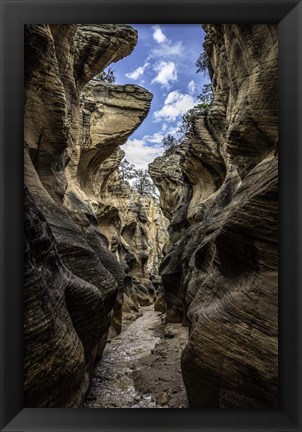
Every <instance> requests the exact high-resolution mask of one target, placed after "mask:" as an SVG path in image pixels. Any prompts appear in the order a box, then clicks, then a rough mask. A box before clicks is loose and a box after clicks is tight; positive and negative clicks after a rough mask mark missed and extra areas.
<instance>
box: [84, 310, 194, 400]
mask: <svg viewBox="0 0 302 432" xmlns="http://www.w3.org/2000/svg"><path fill="white" fill-rule="evenodd" d="M141 311H142V316H140V317H139V318H138V319H137V320H135V321H134V322H132V323H130V324H126V325H125V327H124V329H123V331H122V333H121V334H120V335H119V336H117V337H115V338H114V339H112V340H111V342H110V343H108V344H107V346H106V349H105V351H104V353H103V357H102V359H101V360H100V361H99V363H98V364H97V365H96V367H95V370H94V373H93V377H92V385H91V389H90V391H89V393H88V395H87V397H86V401H85V403H84V407H85V408H187V407H188V402H187V397H186V391H185V388H184V385H183V381H182V377H181V370H180V355H181V351H182V348H183V347H184V345H185V343H186V340H187V337H188V330H187V328H184V327H182V326H181V324H170V323H169V324H163V322H162V318H161V315H162V314H161V313H160V312H156V311H154V305H151V306H146V307H142V308H141Z"/></svg>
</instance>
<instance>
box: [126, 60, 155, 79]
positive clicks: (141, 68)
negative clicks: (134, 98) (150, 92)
mask: <svg viewBox="0 0 302 432" xmlns="http://www.w3.org/2000/svg"><path fill="white" fill-rule="evenodd" d="M149 66H150V63H149V62H146V63H145V64H144V65H143V66H139V67H138V68H136V69H134V71H132V72H129V73H126V74H125V75H126V77H127V78H131V79H133V80H137V79H138V78H139V77H140V76H142V75H143V74H144V72H145V70H146V69H147V68H148V67H149Z"/></svg>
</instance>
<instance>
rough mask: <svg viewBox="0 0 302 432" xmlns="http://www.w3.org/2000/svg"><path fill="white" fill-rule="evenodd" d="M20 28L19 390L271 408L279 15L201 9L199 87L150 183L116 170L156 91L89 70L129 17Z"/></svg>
mask: <svg viewBox="0 0 302 432" xmlns="http://www.w3.org/2000/svg"><path fill="white" fill-rule="evenodd" d="M24 28H25V34H24V42H25V45H24V50H25V57H24V58H25V70H24V217H25V260H24V261H25V270H24V311H25V315H24V369H25V378H24V395H25V407H27V408H38V407H41V408H51V407H54V408H60V407H62V408H81V407H85V408H267V407H270V408H276V407H277V406H278V148H277V145H278V32H277V26H275V25H266V24H259V25H237V24H224V25H216V24H215V25H214V24H203V25H202V26H201V25H200V31H201V29H203V31H204V33H205V38H204V42H203V49H204V52H205V54H206V58H207V68H208V72H209V76H210V80H211V86H212V91H213V100H212V101H211V103H210V104H208V105H207V106H206V107H204V108H203V109H200V110H199V111H197V112H195V115H194V116H193V118H192V119H191V127H190V130H189V131H187V132H186V134H184V136H183V137H182V140H181V142H180V143H179V145H177V146H175V148H173V149H170V151H165V152H164V153H163V154H162V155H160V156H158V157H156V158H155V159H154V160H153V161H152V162H151V163H149V166H148V172H149V175H150V178H151V179H152V182H153V185H154V188H155V189H156V190H157V191H158V196H156V195H154V194H145V193H139V192H138V191H137V190H136V189H135V188H134V187H133V185H132V183H131V181H128V180H127V179H126V178H125V176H124V173H123V171H122V170H121V164H122V161H123V160H124V157H125V151H124V150H123V145H125V144H126V142H127V140H128V138H129V137H131V135H132V134H133V133H134V132H135V131H136V129H138V128H139V127H140V126H141V125H143V124H144V121H145V119H146V118H147V116H148V113H149V111H150V107H151V103H152V99H153V94H152V93H151V92H150V90H148V89H147V88H144V87H142V86H141V85H137V84H131V83H129V84H118V83H117V84H115V83H109V82H105V81H102V80H97V79H95V77H96V76H97V75H98V74H100V73H102V71H104V70H105V69H106V68H108V66H110V65H112V64H114V63H116V62H122V61H123V59H124V58H126V57H128V56H131V55H132V53H133V51H134V50H135V47H136V45H137V43H138V33H137V31H136V30H135V29H134V28H133V27H132V26H131V25H126V24H95V25H87V24H85V25H76V24H66V25H63V24H53V25H47V24H45V25H35V24H29V25H26V26H25V27H24ZM200 49H202V44H200ZM194 73H195V71H194ZM199 90H200V91H201V89H199Z"/></svg>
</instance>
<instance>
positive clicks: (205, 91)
mask: <svg viewBox="0 0 302 432" xmlns="http://www.w3.org/2000/svg"><path fill="white" fill-rule="evenodd" d="M213 97H214V95H213V89H212V84H211V83H208V84H204V85H203V87H202V90H201V93H200V95H198V96H197V99H198V100H200V102H201V103H203V104H207V105H211V103H212V102H213Z"/></svg>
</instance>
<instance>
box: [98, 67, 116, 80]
mask: <svg viewBox="0 0 302 432" xmlns="http://www.w3.org/2000/svg"><path fill="white" fill-rule="evenodd" d="M94 79H96V80H97V81H103V82H105V83H108V84H114V83H115V80H116V78H115V74H114V70H113V69H111V68H110V67H109V68H108V69H107V71H103V72H101V73H99V74H98V75H96V76H95V77H94Z"/></svg>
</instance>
